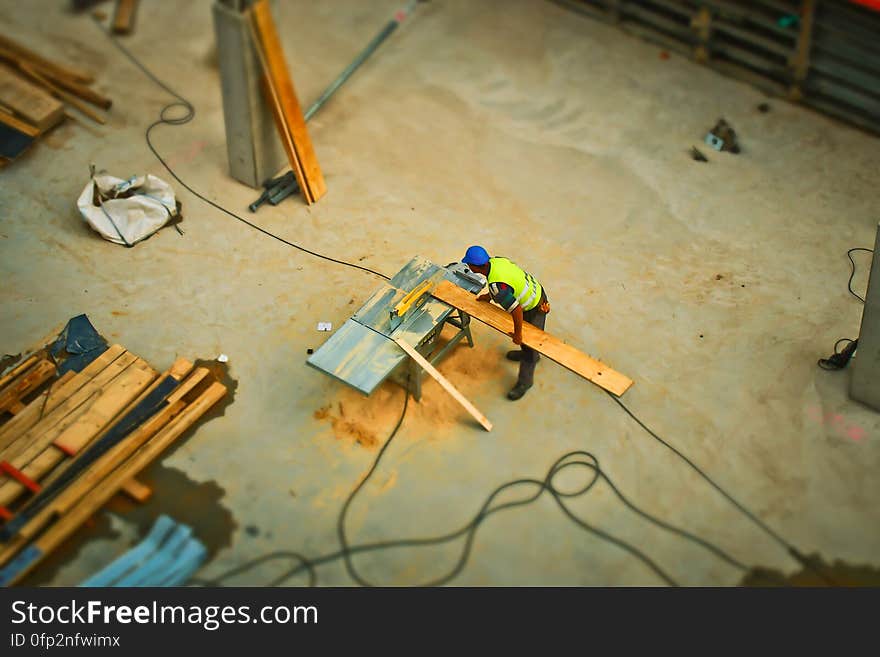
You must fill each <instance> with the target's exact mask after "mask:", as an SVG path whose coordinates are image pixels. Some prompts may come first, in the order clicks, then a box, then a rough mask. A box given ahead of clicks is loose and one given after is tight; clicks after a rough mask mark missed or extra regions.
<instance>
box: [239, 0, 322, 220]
mask: <svg viewBox="0 0 880 657" xmlns="http://www.w3.org/2000/svg"><path fill="white" fill-rule="evenodd" d="M250 15H251V25H252V27H253V34H254V45H255V49H256V51H257V55H258V57H259V59H260V64H261V65H262V67H263V74H264V76H265V84H264V90H265V92H266V96H267V100H268V101H269V105H270V107H271V109H272V114H273V116H274V117H275V124H276V126H277V128H278V132H279V134H280V135H281V140H282V142H283V143H284V149H285V151H286V152H287V158H288V160H289V161H290V166H291V168H292V169H293V171H294V173H295V174H296V179H297V182H298V183H299V187H300V189H301V190H302V192H303V196H304V197H305V199H306V202H307V203H309V204H311V203H314V202H315V201H317V200H318V199H319V198H321V197H322V196H323V195H324V194H326V193H327V186H326V184H325V182H324V175H323V174H322V173H321V167H320V166H319V165H318V158H317V156H316V155H315V149H314V146H313V145H312V140H311V138H310V137H309V133H308V130H306V122H305V118H304V117H303V113H302V109H301V108H300V104H299V100H298V99H297V96H296V91H295V90H294V88H293V80H291V77H290V72H289V71H288V69H287V62H286V61H285V59H284V51H283V50H282V48H281V41H280V39H279V38H278V33H277V31H276V30H275V22H274V21H273V20H272V13H271V11H270V9H269V3H268V0H257V2H255V3H254V5H253V7H252V8H251V10H250Z"/></svg>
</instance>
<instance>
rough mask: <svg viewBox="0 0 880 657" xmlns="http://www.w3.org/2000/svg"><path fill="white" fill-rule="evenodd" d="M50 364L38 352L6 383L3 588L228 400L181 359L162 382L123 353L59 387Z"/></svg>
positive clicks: (0, 476) (0, 464)
mask: <svg viewBox="0 0 880 657" xmlns="http://www.w3.org/2000/svg"><path fill="white" fill-rule="evenodd" d="M47 356H48V350H47V349H45V348H44V349H40V350H39V351H37V352H35V353H34V354H32V355H30V356H27V357H25V358H24V359H23V360H22V362H21V364H20V365H19V366H17V367H15V368H13V369H12V370H11V371H10V372H9V373H8V374H6V375H4V376H3V377H0V522H2V524H0V584H2V585H10V584H14V583H16V582H18V581H19V580H20V579H21V578H22V577H23V576H25V575H26V574H27V573H28V572H30V571H31V570H32V569H33V568H34V567H35V566H36V565H37V564H39V563H40V561H41V560H42V559H43V558H44V557H45V556H46V555H48V554H49V553H50V552H51V551H52V550H54V549H55V548H57V547H58V546H59V545H60V544H61V543H63V542H64V541H65V540H66V539H67V538H68V537H69V536H70V535H71V534H73V533H74V532H75V531H76V530H77V528H78V527H79V526H80V525H82V523H83V522H84V521H86V520H87V519H88V518H90V517H91V516H92V515H93V514H94V513H96V512H97V511H98V510H99V509H100V508H101V507H102V506H103V505H104V504H105V503H106V502H107V501H108V500H109V499H110V498H111V497H112V496H113V495H114V494H116V493H117V492H119V491H120V490H124V489H126V488H127V487H129V486H130V485H131V483H130V482H133V481H134V477H135V475H137V474H138V473H139V472H140V471H141V470H142V469H143V468H144V467H146V466H147V465H148V464H149V463H150V462H152V461H153V460H154V459H155V458H156V457H157V456H159V455H160V454H161V453H162V452H163V451H164V450H165V449H166V448H167V447H168V446H169V445H171V443H173V442H174V441H175V440H176V439H177V438H178V437H179V436H180V435H181V434H182V433H184V432H185V431H186V430H187V429H188V428H189V427H190V426H192V424H193V423H194V422H195V421H196V420H198V419H199V418H200V417H201V416H202V415H203V414H204V413H205V412H206V411H207V410H208V409H209V408H211V407H212V406H213V405H214V404H215V403H217V402H218V401H219V400H220V399H221V398H222V397H223V396H224V395H225V394H226V392H227V390H226V387H225V386H224V385H223V384H222V383H220V382H219V381H217V380H216V377H215V376H214V375H213V374H212V373H211V372H210V371H209V370H208V369H207V368H205V367H195V366H194V365H193V363H191V362H190V361H188V360H186V359H182V358H181V359H178V360H177V361H175V362H174V364H173V365H172V366H171V368H170V369H169V370H168V371H166V372H165V373H163V374H162V375H159V374H158V372H156V371H155V370H154V369H153V368H152V367H151V366H150V365H149V364H148V363H147V362H145V361H144V360H143V359H141V358H139V357H138V356H137V355H135V354H133V353H131V352H129V351H127V350H126V349H125V348H124V347H122V346H120V345H112V346H110V347H108V348H107V349H106V350H105V351H104V352H103V353H101V355H100V356H98V357H97V358H95V359H94V360H92V362H91V363H89V364H88V365H86V366H85V367H84V368H83V369H82V370H81V371H79V372H74V371H68V372H66V373H65V374H64V375H63V376H61V377H57V376H56V366H55V364H54V363H53V362H52V360H51V359H49V358H47ZM135 487H137V485H136V484H135ZM135 492H136V491H135Z"/></svg>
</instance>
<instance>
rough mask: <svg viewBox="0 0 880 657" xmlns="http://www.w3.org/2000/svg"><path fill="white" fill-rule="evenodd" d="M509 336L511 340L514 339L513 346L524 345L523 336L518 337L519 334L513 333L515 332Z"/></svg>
mask: <svg viewBox="0 0 880 657" xmlns="http://www.w3.org/2000/svg"><path fill="white" fill-rule="evenodd" d="M507 335H509V336H510V337H511V338H513V344H515V345H521V344H522V335H518V334H516V333H513V332H511V333H508V334H507Z"/></svg>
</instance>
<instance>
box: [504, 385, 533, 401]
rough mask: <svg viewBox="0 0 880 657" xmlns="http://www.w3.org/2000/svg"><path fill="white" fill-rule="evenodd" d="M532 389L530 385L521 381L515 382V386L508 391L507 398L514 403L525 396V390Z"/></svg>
mask: <svg viewBox="0 0 880 657" xmlns="http://www.w3.org/2000/svg"><path fill="white" fill-rule="evenodd" d="M531 387H532V384H531V383H523V382H522V381H517V382H516V385H515V386H513V388H511V389H510V392H508V393H507V398H508V399H510V400H512V401H516V400H517V399H520V398H521V397H522V396H523V395H524V394H526V390H528V389H529V388H531Z"/></svg>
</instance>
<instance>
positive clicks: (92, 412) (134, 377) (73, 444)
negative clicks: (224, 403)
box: [0, 361, 156, 506]
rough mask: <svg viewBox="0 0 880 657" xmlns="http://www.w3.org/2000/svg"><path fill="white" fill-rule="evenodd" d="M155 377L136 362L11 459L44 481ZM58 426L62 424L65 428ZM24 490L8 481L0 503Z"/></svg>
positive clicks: (1, 488) (106, 424) (30, 475)
mask: <svg viewBox="0 0 880 657" xmlns="http://www.w3.org/2000/svg"><path fill="white" fill-rule="evenodd" d="M139 362H141V363H143V361H139ZM147 367H149V366H147ZM155 377H156V372H155V371H154V370H153V369H152V368H150V369H142V368H141V367H139V366H138V363H134V364H133V365H132V366H131V367H129V368H128V369H127V370H126V371H125V372H123V373H122V374H121V375H120V376H119V377H118V378H116V379H114V382H113V385H112V386H109V387H107V388H104V389H102V390H101V391H100V393H99V394H98V395H97V396H96V397H95V398H93V399H90V400H89V401H88V402H87V403H85V404H83V406H84V407H85V408H84V409H83V410H82V412H79V413H77V414H76V416H75V419H74V420H73V421H72V422H69V423H68V422H62V423H60V424H59V425H57V427H53V428H51V429H50V430H49V431H47V432H46V433H44V434H42V435H40V436H39V437H38V438H37V439H35V440H34V441H33V442H32V443H31V444H30V445H29V446H27V447H25V448H24V449H23V450H22V451H21V452H19V453H18V454H17V455H15V456H14V457H13V458H11V459H7V460H9V462H10V463H12V465H13V466H15V467H16V468H18V469H19V470H21V471H22V472H23V473H24V474H25V475H27V476H28V477H30V478H31V479H33V480H34V481H40V480H42V479H43V478H44V477H45V476H46V475H47V474H48V473H49V472H51V471H52V469H53V468H55V466H57V465H58V464H59V463H61V461H63V460H64V459H65V457H66V456H69V455H71V454H76V453H77V452H79V451H80V450H81V449H82V448H83V447H85V446H86V445H88V444H89V443H90V442H92V441H93V440H94V439H95V438H96V437H97V436H98V435H99V434H100V433H101V431H102V430H103V429H104V428H105V427H107V426H109V425H110V424H112V422H113V421H114V419H115V418H117V417H119V415H120V413H121V412H122V411H123V409H125V408H126V407H127V406H128V404H129V403H130V402H131V401H133V400H134V399H135V398H136V397H137V396H138V395H139V394H140V392H141V391H143V390H144V389H145V388H146V387H147V386H149V384H150V383H151V382H152V381H153V379H154V378H155ZM58 427H62V429H61V431H58ZM23 492H24V487H23V486H22V485H21V484H20V483H19V482H17V481H14V480H7V481H6V482H5V483H4V484H3V485H0V505H4V506H8V505H9V504H11V503H12V502H14V501H15V500H16V499H17V498H18V497H19V496H20V495H21V494H22V493H23Z"/></svg>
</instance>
